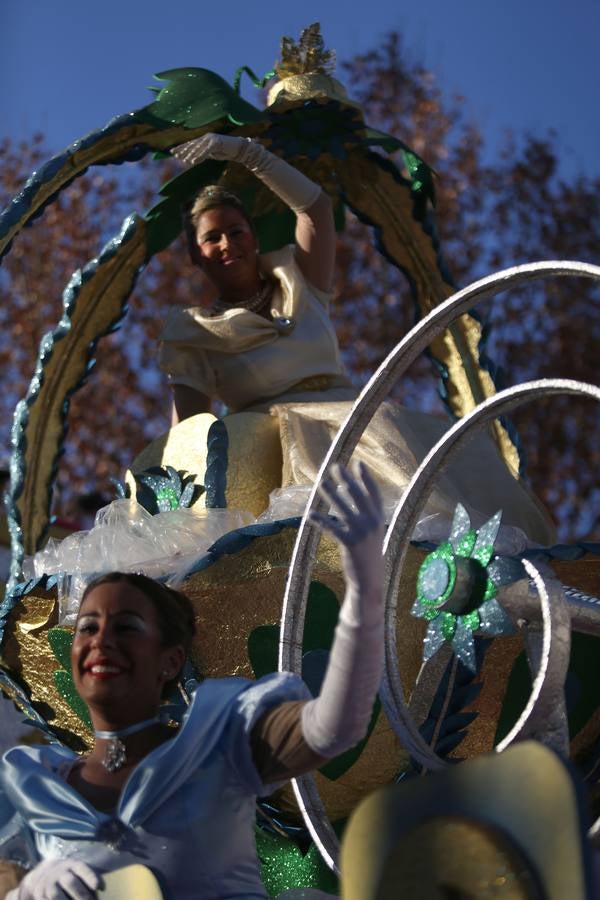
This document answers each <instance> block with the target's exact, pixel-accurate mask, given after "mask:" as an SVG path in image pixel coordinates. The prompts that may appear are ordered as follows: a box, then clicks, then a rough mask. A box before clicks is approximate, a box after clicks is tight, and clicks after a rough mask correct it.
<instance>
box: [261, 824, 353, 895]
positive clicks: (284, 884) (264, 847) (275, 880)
mask: <svg viewBox="0 0 600 900" xmlns="http://www.w3.org/2000/svg"><path fill="white" fill-rule="evenodd" d="M255 837H256V850H257V853H258V859H259V862H260V867H261V877H262V880H263V884H264V886H265V889H266V891H267V893H268V895H269V900H275V898H276V897H277V896H278V895H279V894H281V893H283V891H285V890H291V889H292V888H312V889H313V890H321V891H326V892H328V893H331V894H334V895H337V893H338V883H337V879H336V877H335V875H334V874H333V873H332V872H331V871H330V869H329V868H328V867H327V865H326V864H325V862H324V861H323V859H322V858H321V855H320V853H319V852H318V851H317V848H316V847H315V846H314V844H313V845H311V847H310V848H309V850H308V852H307V853H306V854H303V853H302V852H301V851H300V849H299V848H298V847H297V846H296V844H294V842H293V841H291V840H289V839H286V838H284V837H281V836H280V835H278V834H270V833H267V832H266V831H263V830H262V829H261V828H257V829H256V831H255Z"/></svg>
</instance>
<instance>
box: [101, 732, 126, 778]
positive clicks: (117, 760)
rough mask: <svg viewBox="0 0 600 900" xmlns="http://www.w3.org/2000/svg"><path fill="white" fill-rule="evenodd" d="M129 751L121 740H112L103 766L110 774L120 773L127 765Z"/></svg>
mask: <svg viewBox="0 0 600 900" xmlns="http://www.w3.org/2000/svg"><path fill="white" fill-rule="evenodd" d="M126 759H127V751H126V748H125V744H124V743H123V741H120V740H119V738H111V739H110V741H109V742H108V745H107V747H106V753H105V754H104V759H103V760H102V765H103V766H104V768H105V769H107V770H108V771H109V772H118V771H119V769H120V768H122V767H123V766H124V765H125V761H126Z"/></svg>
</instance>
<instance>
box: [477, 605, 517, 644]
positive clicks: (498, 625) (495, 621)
mask: <svg viewBox="0 0 600 900" xmlns="http://www.w3.org/2000/svg"><path fill="white" fill-rule="evenodd" d="M478 612H479V619H480V621H481V631H483V632H485V634H486V635H490V636H491V637H496V636H497V635H500V634H510V633H511V632H512V631H513V630H514V629H513V624H512V622H511V621H510V619H509V617H508V616H507V615H506V613H505V612H504V610H503V609H502V607H501V606H500V604H499V603H498V601H497V600H486V602H485V603H482V604H481V606H480V607H479V609H478Z"/></svg>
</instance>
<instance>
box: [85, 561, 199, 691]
mask: <svg viewBox="0 0 600 900" xmlns="http://www.w3.org/2000/svg"><path fill="white" fill-rule="evenodd" d="M101 584H128V585H130V586H131V587H134V588H136V589H137V590H138V591H139V592H140V593H141V594H143V595H144V597H146V598H147V599H148V600H150V602H151V603H152V605H153V607H154V609H155V610H156V616H157V619H158V627H159V629H160V634H161V638H162V644H163V647H174V646H176V645H177V644H181V646H182V647H183V648H184V650H185V655H186V657H187V656H188V655H189V653H190V650H191V647H192V641H193V639H194V635H195V634H196V623H195V621H194V607H193V606H192V604H191V602H190V599H189V598H188V597H186V595H185V594H182V593H181V591H176V590H174V589H173V588H170V587H167V585H166V584H162V583H161V582H160V581H155V580H154V579H153V578H148V576H147V575H141V574H138V573H136V572H108V573H107V574H106V575H100V576H99V577H98V578H95V579H94V580H93V581H90V583H89V584H88V585H87V587H86V589H85V591H84V592H83V596H82V598H81V603H82V604H83V601H84V600H85V598H86V597H87V595H88V594H89V593H90V591H92V590H93V589H94V588H95V587H98V586H99V585H101ZM80 609H81V606H80ZM180 674H181V672H178V673H177V675H175V676H174V678H172V679H170V680H169V681H167V682H165V686H164V690H163V695H164V696H166V695H167V694H169V693H170V691H171V690H172V689H173V688H174V687H175V685H176V684H177V681H178V679H179V676H180Z"/></svg>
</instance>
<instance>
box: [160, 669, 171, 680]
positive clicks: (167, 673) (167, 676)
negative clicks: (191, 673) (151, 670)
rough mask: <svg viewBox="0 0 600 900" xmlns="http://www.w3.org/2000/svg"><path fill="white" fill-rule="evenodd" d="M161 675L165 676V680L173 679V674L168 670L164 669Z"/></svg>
mask: <svg viewBox="0 0 600 900" xmlns="http://www.w3.org/2000/svg"><path fill="white" fill-rule="evenodd" d="M160 674H161V675H162V676H163V678H167V679H169V678H170V677H171V673H170V672H169V670H168V669H163V670H162V672H161V673H160Z"/></svg>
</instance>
